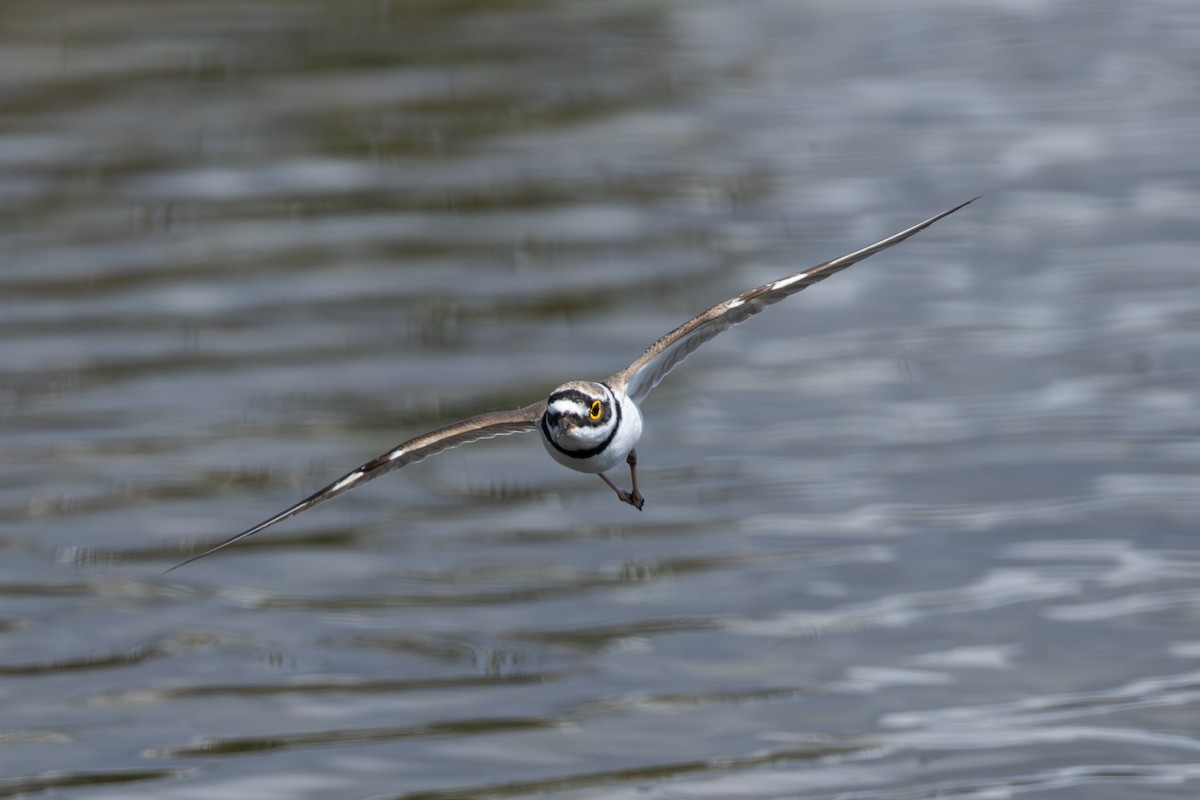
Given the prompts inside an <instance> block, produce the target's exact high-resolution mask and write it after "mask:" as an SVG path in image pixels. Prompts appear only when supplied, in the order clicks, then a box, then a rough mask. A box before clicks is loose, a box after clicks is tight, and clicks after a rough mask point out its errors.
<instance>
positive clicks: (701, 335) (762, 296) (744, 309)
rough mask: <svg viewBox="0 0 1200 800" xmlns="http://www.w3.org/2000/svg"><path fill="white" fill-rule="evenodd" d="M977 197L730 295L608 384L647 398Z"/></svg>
mask: <svg viewBox="0 0 1200 800" xmlns="http://www.w3.org/2000/svg"><path fill="white" fill-rule="evenodd" d="M978 199H979V198H978V197H975V198H972V199H970V200H968V201H967V202H966V203H963V204H961V205H958V206H955V207H954V208H952V209H950V210H949V211H943V212H942V213H941V214H938V215H937V216H936V217H930V218H929V219H927V220H925V221H924V222H921V223H918V224H917V225H913V226H912V227H911V228H906V229H905V230H902V231H900V232H899V233H897V234H894V235H892V236H889V237H888V238H886V239H883V240H882V241H879V242H876V243H875V244H873V245H870V246H868V247H864V248H862V249H861V250H855V251H854V252H853V253H850V254H848V255H844V256H842V257H841V258H835V259H834V260H833V261H826V262H825V263H824V264H818V265H817V266H815V267H810V268H809V269H806V270H804V271H803V272H797V273H796V274H794V275H789V276H787V277H786V278H780V279H779V280H777V281H772V282H771V283H766V284H763V285H762V286H759V287H758V288H757V289H751V290H750V291H748V292H743V293H742V294H739V295H738V296H737V297H731V298H730V299H728V300H726V301H725V302H723V303H718V304H717V305H715V306H713V307H712V308H710V309H709V310H708V311H705V312H704V313H703V314H700V315H698V316H695V317H692V318H691V319H690V320H688V321H687V322H685V323H683V324H682V325H680V326H679V327H678V328H676V329H675V330H673V331H671V332H670V333H668V334H667V335H666V336H664V337H662V338H661V339H659V340H658V341H657V342H655V343H654V344H652V345H650V347H648V348H647V349H646V352H644V353H642V355H641V357H640V358H638V360H637V361H634V362H633V363H632V364H630V365H629V366H628V367H626V368H625V369H623V370H621V371H620V372H618V373H617V374H616V375H613V376H612V377H611V378H609V379H608V384H609V386H612V387H613V388H616V387H618V386H622V387H625V391H626V393H627V394H628V395H629V396H630V397H632V398H633V400H634V402H639V403H640V402H641V401H642V400H643V399H644V398H645V397H646V395H648V394H650V390H651V389H653V388H654V387H655V386H657V385H658V384H659V382H660V381H661V380H662V379H663V378H665V377H666V376H667V373H668V372H670V371H671V370H672V369H674V368H675V365H677V364H678V363H679V362H680V361H683V360H684V359H685V358H687V357H688V356H689V355H690V354H691V353H692V351H693V350H695V349H696V348H697V347H699V346H700V345H702V344H704V343H705V342H707V341H708V340H709V339H712V338H713V337H714V336H716V335H717V334H718V333H720V332H721V331H724V330H728V329H729V328H732V327H733V326H734V325H737V324H738V323H741V322H745V321H746V320H747V319H749V318H750V317H751V316H753V315H755V314H757V313H758V312H760V311H762V310H763V309H764V308H766V307H767V306H769V305H771V304H772V303H778V302H779V301H780V300H782V299H784V298H785V297H789V296H791V295H793V294H795V293H796V292H798V291H800V290H801V289H804V288H807V287H809V286H812V285H813V284H814V283H817V282H818V281H823V280H825V279H826V278H828V277H829V276H830V275H832V274H834V273H835V272H840V271H841V270H844V269H845V268H846V267H849V266H850V265H852V264H857V263H858V262H859V261H862V260H863V259H864V258H867V257H869V256H873V255H875V254H876V253H878V252H879V251H880V250H886V249H887V248H889V247H891V246H892V245H894V244H899V243H900V242H903V241H904V240H905V239H907V238H908V237H910V236H912V235H913V234H914V233H917V232H919V231H922V230H924V229H925V228H928V227H929V226H930V225H932V224H933V223H935V222H937V221H938V220H939V219H941V218H942V217H945V216H949V215H950V214H953V213H954V212H955V211H958V210H959V209H960V208H962V207H963V206H965V205H967V204H969V203H973V202H974V201H975V200H978Z"/></svg>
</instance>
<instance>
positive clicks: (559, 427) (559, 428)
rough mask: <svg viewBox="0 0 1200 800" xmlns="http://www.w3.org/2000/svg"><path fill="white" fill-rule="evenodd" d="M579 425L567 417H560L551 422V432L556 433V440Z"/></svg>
mask: <svg viewBox="0 0 1200 800" xmlns="http://www.w3.org/2000/svg"><path fill="white" fill-rule="evenodd" d="M577 427H578V426H577V425H576V424H575V423H574V422H572V421H571V420H569V419H567V418H566V417H560V418H559V419H557V420H556V421H554V422H552V423H550V432H551V433H552V434H554V441H558V440H559V439H561V438H562V437H564V436H566V435H567V434H568V433H570V432H571V431H573V430H575V428H577Z"/></svg>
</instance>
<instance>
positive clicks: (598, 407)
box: [588, 400, 604, 422]
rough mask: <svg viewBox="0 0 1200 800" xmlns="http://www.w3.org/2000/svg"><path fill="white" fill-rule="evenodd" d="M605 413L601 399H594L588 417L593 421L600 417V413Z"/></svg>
mask: <svg viewBox="0 0 1200 800" xmlns="http://www.w3.org/2000/svg"><path fill="white" fill-rule="evenodd" d="M603 413H604V405H603V404H602V403H601V402H600V401H599V400H593V401H592V407H591V408H590V409H588V419H590V420H591V421H592V422H595V421H596V420H598V419H600V415H601V414H603Z"/></svg>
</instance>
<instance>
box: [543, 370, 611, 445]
mask: <svg viewBox="0 0 1200 800" xmlns="http://www.w3.org/2000/svg"><path fill="white" fill-rule="evenodd" d="M615 404H616V398H614V397H613V393H612V391H610V390H609V388H608V387H607V386H605V385H604V384H602V383H595V382H593V381H571V382H569V383H564V384H563V385H562V386H559V387H558V388H557V389H555V390H554V391H553V392H551V393H550V397H549V398H548V399H547V400H546V413H545V414H544V415H543V416H542V432H543V433H544V434H545V435H546V438H547V439H548V440H549V441H550V442H552V443H553V444H555V445H557V447H558V448H560V449H562V450H566V451H572V452H576V451H579V452H582V451H588V450H592V449H594V448H596V447H600V446H602V445H603V444H604V443H605V442H606V441H608V440H609V439H610V438H611V437H612V432H613V428H614V426H615V425H616V424H617V414H616V409H615Z"/></svg>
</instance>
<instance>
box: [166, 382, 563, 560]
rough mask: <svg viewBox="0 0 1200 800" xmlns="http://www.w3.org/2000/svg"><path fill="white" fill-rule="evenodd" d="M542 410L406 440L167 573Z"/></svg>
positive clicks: (529, 420)
mask: <svg viewBox="0 0 1200 800" xmlns="http://www.w3.org/2000/svg"><path fill="white" fill-rule="evenodd" d="M545 410H546V401H545V400H541V401H539V402H537V403H534V404H533V405H531V406H525V407H524V408H518V409H516V410H515V411H492V412H490V413H487V414H480V415H478V416H475V417H469V418H467V419H464V420H460V421H459V422H455V423H452V424H450V425H446V426H444V427H441V428H438V429H437V430H432V431H430V432H429V433H423V434H421V435H420V436H418V437H416V438H415V439H409V440H408V441H407V442H405V443H404V444H401V445H397V446H396V447H394V448H392V449H391V450H389V451H387V452H386V453H384V454H383V455H381V456H379V457H378V458H373V459H371V460H370V461H368V462H367V463H365V464H363V465H362V466H361V467H359V468H358V469H356V470H354V471H353V472H348V473H346V474H345V475H343V476H342V477H340V478H338V479H337V480H336V481H334V482H333V483H331V484H329V485H328V486H326V487H325V488H324V489H321V490H319V491H317V492H315V493H313V494H311V495H309V496H308V497H306V498H304V499H303V500H301V501H300V502H299V503H296V505H294V506H292V507H291V508H288V509H285V510H283V511H280V512H279V513H278V514H276V515H275V516H273V517H271V518H270V519H268V520H265V521H263V522H260V523H259V524H257V525H255V526H254V527H253V528H250V529H248V530H245V531H242V532H241V533H239V534H238V535H237V536H234V537H232V538H229V539H226V540H225V541H223V542H221V543H220V544H218V545H215V546H213V547H210V548H209V549H207V550H205V551H204V552H203V553H200V554H199V555H194V556H192V557H191V558H189V559H188V560H187V561H181V562H180V563H178V564H176V565H175V566H173V567H171V569H169V570H167V572H170V571H171V570H173V569H179V568H180V567H182V566H183V565H184V564H190V563H192V562H193V561H195V560H197V559H200V558H204V557H205V556H207V555H211V554H212V553H215V552H217V551H218V550H223V549H224V548H226V547H228V546H229V545H231V544H233V543H235V542H240V541H241V540H242V539H245V538H246V537H247V536H253V535H254V534H256V533H258V532H259V531H261V530H264V529H265V528H269V527H271V526H272V525H274V524H275V523H277V522H283V521H284V520H285V519H287V518H288V517H294V516H295V515H296V514H299V513H300V512H301V511H307V510H308V509H310V508H312V507H313V506H315V505H316V504H317V503H323V502H325V501H326V500H329V499H331V498H334V497H337V496H338V495H339V494H342V493H343V492H348V491H350V490H351V489H353V488H355V487H356V486H361V485H363V484H364V483H366V482H367V481H369V480H372V479H374V478H378V477H379V476H380V475H382V474H384V473H385V472H390V471H392V470H394V469H399V468H400V467H403V466H406V465H408V464H415V463H416V462H418V461H420V460H422V459H425V458H428V457H429V456H431V455H434V454H435V453H440V452H442V451H443V450H449V449H450V448H451V447H458V446H459V445H460V444H466V443H467V442H474V441H477V440H479V439H490V438H492V437H493V436H504V435H506V434H509V433H524V432H526V431H531V430H534V429H535V427H536V426H537V421H538V420H539V419H541V417H542V414H543V412H544V411H545Z"/></svg>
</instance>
